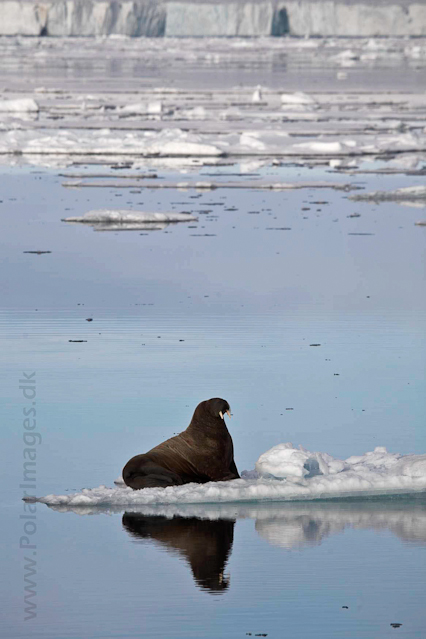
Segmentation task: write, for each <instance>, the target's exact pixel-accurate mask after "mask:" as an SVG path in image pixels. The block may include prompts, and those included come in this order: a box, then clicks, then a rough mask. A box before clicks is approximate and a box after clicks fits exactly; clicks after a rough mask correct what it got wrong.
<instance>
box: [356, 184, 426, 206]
mask: <svg viewBox="0 0 426 639" xmlns="http://www.w3.org/2000/svg"><path fill="white" fill-rule="evenodd" d="M349 199H351V200H355V201H359V202H401V203H403V202H426V186H423V185H418V186H405V187H403V188H401V189H396V190H395V191H372V192H370V193H360V194H357V195H351V196H350V198H349Z"/></svg>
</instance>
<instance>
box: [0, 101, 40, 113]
mask: <svg viewBox="0 0 426 639" xmlns="http://www.w3.org/2000/svg"><path fill="white" fill-rule="evenodd" d="M38 110H39V109H38V104H37V102H36V101H35V100H33V99H32V98H19V99H17V100H0V111H6V112H7V113H34V112H37V111H38Z"/></svg>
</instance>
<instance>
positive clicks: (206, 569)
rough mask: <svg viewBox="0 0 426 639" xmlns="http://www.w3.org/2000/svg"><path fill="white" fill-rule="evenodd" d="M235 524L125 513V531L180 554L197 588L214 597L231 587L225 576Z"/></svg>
mask: <svg viewBox="0 0 426 639" xmlns="http://www.w3.org/2000/svg"><path fill="white" fill-rule="evenodd" d="M234 526H235V520H229V519H216V520H214V521H210V520H207V519H199V518H198V517H189V518H186V517H180V516H178V515H176V516H174V517H173V518H172V519H170V518H169V517H166V516H161V515H148V516H147V515H143V514H140V513H132V512H125V513H124V515H123V527H124V528H125V530H127V532H128V533H129V534H130V535H131V537H133V538H134V539H135V540H137V541H139V540H147V539H148V540H152V541H154V542H156V543H158V544H160V545H161V546H162V547H164V548H165V549H166V550H168V551H170V552H172V553H173V552H176V553H177V554H178V555H179V556H181V557H183V558H184V559H186V561H187V562H188V563H189V565H190V566H191V570H192V574H193V576H194V579H195V582H196V584H197V585H198V586H199V587H200V588H201V589H202V590H206V591H208V592H210V593H213V594H221V593H222V592H223V591H224V590H226V589H227V588H228V586H229V579H228V578H226V577H225V576H224V574H223V573H224V569H225V564H226V562H227V560H228V557H229V555H230V552H231V549H232V542H233V540H234Z"/></svg>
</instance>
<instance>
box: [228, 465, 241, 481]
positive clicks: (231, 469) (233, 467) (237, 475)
mask: <svg viewBox="0 0 426 639" xmlns="http://www.w3.org/2000/svg"><path fill="white" fill-rule="evenodd" d="M229 472H230V473H232V474H233V475H235V477H232V479H240V473H239V472H238V470H237V466H236V464H235V462H234V460H232V462H231V465H230V467H229Z"/></svg>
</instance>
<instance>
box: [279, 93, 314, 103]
mask: <svg viewBox="0 0 426 639" xmlns="http://www.w3.org/2000/svg"><path fill="white" fill-rule="evenodd" d="M281 104H283V105H285V106H288V105H292V104H297V105H300V104H307V105H313V104H316V101H315V100H314V98H312V97H311V96H310V95H307V94H306V93H302V92H297V93H283V94H282V95H281Z"/></svg>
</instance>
